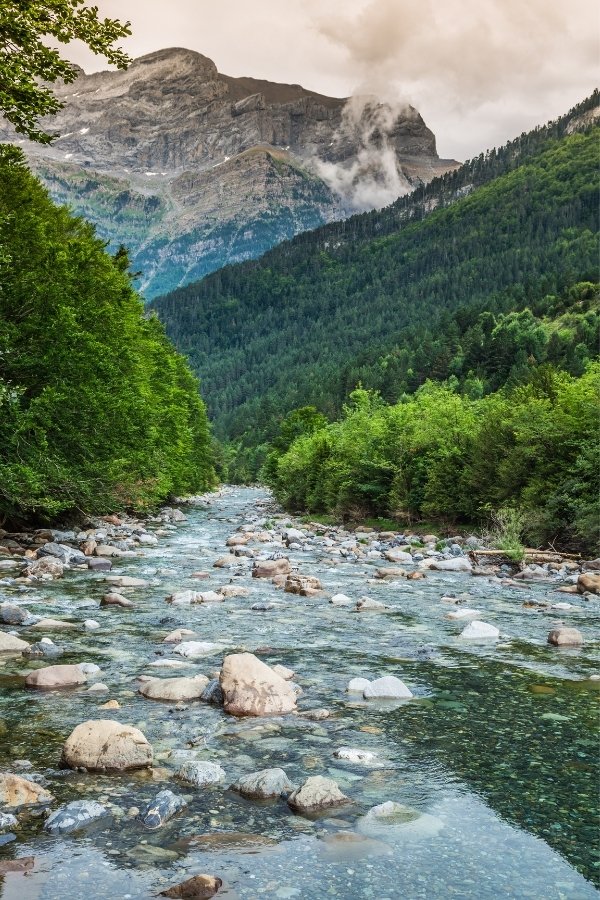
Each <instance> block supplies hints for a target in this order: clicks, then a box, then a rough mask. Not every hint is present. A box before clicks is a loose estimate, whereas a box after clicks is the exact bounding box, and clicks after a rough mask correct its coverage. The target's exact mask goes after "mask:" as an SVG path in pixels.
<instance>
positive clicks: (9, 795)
mask: <svg viewBox="0 0 600 900" xmlns="http://www.w3.org/2000/svg"><path fill="white" fill-rule="evenodd" d="M51 800H52V794H51V793H50V792H49V791H47V790H46V789H45V788H43V787H42V786H41V785H39V784H36V783H35V782H34V781H29V780H28V779H27V778H21V776H20V775H12V774H11V773H10V772H0V804H2V806H30V805H32V804H37V803H50V801H51Z"/></svg>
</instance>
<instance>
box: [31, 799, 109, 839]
mask: <svg viewBox="0 0 600 900" xmlns="http://www.w3.org/2000/svg"><path fill="white" fill-rule="evenodd" d="M108 815H109V812H108V810H107V809H106V807H105V806H102V804H101V803H97V802H96V801H95V800H74V801H73V802H72V803H67V805H66V806H61V808H60V809H57V810H56V811H55V812H53V813H52V814H51V815H50V816H49V817H48V819H46V824H45V825H44V828H45V830H46V831H49V832H50V833H51V834H69V833H70V832H71V831H78V830H79V829H80V828H85V827H86V826H87V825H89V824H90V823H91V822H96V821H97V820H98V819H102V818H104V816H108Z"/></svg>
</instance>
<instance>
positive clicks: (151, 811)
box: [138, 789, 187, 829]
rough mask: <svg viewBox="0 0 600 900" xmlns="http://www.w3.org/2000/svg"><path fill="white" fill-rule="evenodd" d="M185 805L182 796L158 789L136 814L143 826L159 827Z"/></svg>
mask: <svg viewBox="0 0 600 900" xmlns="http://www.w3.org/2000/svg"><path fill="white" fill-rule="evenodd" d="M184 806H187V802H186V801H185V800H184V798H183V797H179V796H178V795H177V794H174V793H173V791H170V790H168V789H167V790H164V791H160V793H158V794H157V795H156V797H155V798H154V799H153V800H151V801H150V802H149V803H148V805H147V806H146V808H145V809H143V810H142V811H141V813H140V814H139V816H138V819H139V821H140V822H141V823H142V825H143V826H144V827H145V828H150V829H155V828H160V827H161V826H162V825H164V824H165V822H168V821H169V819H172V818H173V816H174V815H175V814H176V813H178V812H179V810H181V809H183V808H184Z"/></svg>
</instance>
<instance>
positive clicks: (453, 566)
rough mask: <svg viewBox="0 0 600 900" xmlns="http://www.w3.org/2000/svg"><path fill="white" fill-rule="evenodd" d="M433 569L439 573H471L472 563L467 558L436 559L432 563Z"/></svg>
mask: <svg viewBox="0 0 600 900" xmlns="http://www.w3.org/2000/svg"><path fill="white" fill-rule="evenodd" d="M431 568H432V569H435V570H436V571H438V572H470V571H471V569H472V566H471V563H470V561H469V560H468V559H467V558H466V556H456V557H453V558H452V559H436V560H434V561H433V562H432V563H431Z"/></svg>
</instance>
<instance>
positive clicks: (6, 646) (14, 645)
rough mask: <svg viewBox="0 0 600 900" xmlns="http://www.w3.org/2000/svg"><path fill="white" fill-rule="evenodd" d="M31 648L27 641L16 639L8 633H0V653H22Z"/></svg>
mask: <svg viewBox="0 0 600 900" xmlns="http://www.w3.org/2000/svg"><path fill="white" fill-rule="evenodd" d="M28 647H29V644H28V643H27V641H22V640H21V638H18V637H15V636H14V634H8V633H7V632H6V631H0V653H21V652H22V651H23V650H26V649H27V648H28Z"/></svg>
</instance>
